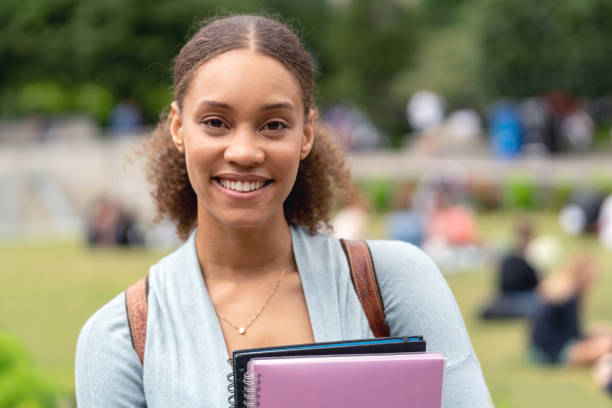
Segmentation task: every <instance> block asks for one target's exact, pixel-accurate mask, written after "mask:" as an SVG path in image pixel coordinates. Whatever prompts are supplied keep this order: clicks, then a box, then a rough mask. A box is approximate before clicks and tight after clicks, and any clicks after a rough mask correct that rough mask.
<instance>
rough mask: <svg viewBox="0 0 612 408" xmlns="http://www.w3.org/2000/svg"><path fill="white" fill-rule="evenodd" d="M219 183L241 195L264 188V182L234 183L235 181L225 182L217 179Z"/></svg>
mask: <svg viewBox="0 0 612 408" xmlns="http://www.w3.org/2000/svg"><path fill="white" fill-rule="evenodd" d="M219 183H220V184H221V185H222V186H223V187H225V188H227V189H229V190H234V191H238V192H241V193H248V192H249V191H254V190H259V189H260V188H262V187H263V186H264V182H263V181H261V180H258V181H235V180H226V179H219Z"/></svg>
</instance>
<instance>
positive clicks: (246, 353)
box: [227, 336, 426, 408]
mask: <svg viewBox="0 0 612 408" xmlns="http://www.w3.org/2000/svg"><path fill="white" fill-rule="evenodd" d="M425 348H426V343H425V340H423V336H412V337H383V338H378V339H365V340H348V341H334V342H327V343H309V344H296V345H289V346H278V347H264V348H254V349H244V350H236V351H234V353H233V356H232V359H230V361H229V362H230V364H231V365H232V372H231V373H230V374H229V375H228V376H227V379H228V381H229V385H228V391H229V392H230V396H229V398H228V402H229V406H230V407H233V408H243V407H245V404H244V403H245V398H244V392H245V390H244V375H245V374H246V372H247V364H248V362H249V360H251V359H252V358H256V357H280V356H313V355H320V356H325V355H334V354H366V353H367V354H374V353H378V354H386V353H404V352H424V351H426V350H425Z"/></svg>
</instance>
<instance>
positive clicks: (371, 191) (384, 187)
mask: <svg viewBox="0 0 612 408" xmlns="http://www.w3.org/2000/svg"><path fill="white" fill-rule="evenodd" d="M358 184H359V188H360V189H361V191H362V192H363V193H364V194H365V196H366V198H367V200H368V203H369V204H370V205H371V206H372V207H371V208H372V211H375V212H378V213H383V212H386V211H388V210H389V209H390V207H391V197H392V196H393V189H394V187H395V185H394V183H392V182H391V181H390V180H388V179H368V180H363V181H360V182H359V183H358Z"/></svg>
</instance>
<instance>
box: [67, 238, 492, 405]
mask: <svg viewBox="0 0 612 408" xmlns="http://www.w3.org/2000/svg"><path fill="white" fill-rule="evenodd" d="M291 234H292V240H293V252H294V256H295V260H296V263H297V267H298V270H299V274H300V278H301V281H302V286H303V289H304V295H305V297H306V303H307V305H308V312H309V315H310V321H311V323H312V330H313V333H314V338H315V341H318V342H322V341H334V340H341V339H361V338H368V337H372V332H371V331H370V328H369V326H368V321H367V319H366V317H365V314H364V313H363V310H362V308H361V304H360V303H359V300H358V299H357V295H356V293H355V290H354V288H353V285H352V282H351V279H350V274H349V269H348V264H347V261H346V257H345V255H344V252H343V251H342V249H341V247H340V244H339V242H338V240H336V239H334V238H331V237H328V236H326V235H314V236H312V235H310V234H308V232H307V231H306V230H304V229H302V228H292V229H291ZM368 244H369V246H370V248H371V252H372V257H373V260H374V265H375V268H376V273H377V277H378V281H379V285H380V290H381V294H382V297H383V301H384V304H385V314H386V317H387V321H388V323H389V327H390V329H391V335H392V336H410V335H423V336H424V337H425V340H426V341H427V350H428V351H438V352H442V353H444V355H445V356H446V358H447V368H446V372H445V377H444V394H443V406H444V407H448V408H451V407H452V408H462V407H466V408H467V407H470V408H478V407H491V406H492V403H491V400H490V396H489V392H488V390H487V386H486V384H485V381H484V379H483V376H482V372H481V369H480V364H479V363H478V360H477V358H476V356H475V354H474V351H473V349H472V345H471V343H470V339H469V337H468V334H467V331H466V329H465V326H464V323H463V319H462V317H461V313H460V312H459V309H458V308H457V305H456V303H455V300H454V298H453V295H452V293H451V292H450V290H449V288H448V286H447V285H446V282H445V281H444V278H443V277H442V275H441V274H440V272H439V271H438V269H437V268H436V266H435V265H434V264H433V263H432V262H431V260H430V259H429V258H428V257H427V256H426V255H425V254H424V253H423V252H421V251H420V250H419V249H417V248H415V247H413V246H411V245H409V244H405V243H401V242H394V241H369V242H368ZM149 282H150V291H149V316H148V323H147V340H146V351H145V361H144V369H143V366H141V364H140V361H139V360H138V357H137V355H136V352H135V351H134V349H133V347H132V343H131V339H130V333H129V328H128V323H127V317H126V311H125V293H121V294H120V295H119V296H117V297H115V298H114V299H113V300H111V301H110V302H109V303H108V304H106V305H105V306H104V307H102V308H101V309H100V310H98V311H97V312H96V313H95V314H94V315H93V316H92V317H91V318H90V319H89V320H88V321H87V323H86V324H85V326H84V327H83V329H82V331H81V334H80V336H79V341H78V345H77V353H76V394H77V402H78V406H79V407H82V408H89V407H96V408H114V407H130V408H132V407H145V406H146V407H149V408H171V407H176V408H185V407H207V408H208V407H211V408H223V407H227V397H228V391H227V380H226V375H227V373H228V372H229V365H228V363H227V361H226V360H227V358H228V355H227V350H226V346H225V342H224V339H223V335H222V333H221V328H220V326H219V321H218V319H217V316H216V314H215V310H214V307H213V304H212V302H211V300H210V298H209V296H208V292H207V290H206V287H205V285H204V280H203V278H202V275H201V271H200V267H199V263H198V260H197V256H196V251H195V239H194V235H192V236H191V238H190V239H189V240H188V241H187V242H186V243H185V244H184V245H183V246H181V247H180V248H179V249H178V250H176V251H175V252H173V253H172V254H170V255H168V256H167V257H165V258H163V259H162V260H161V261H160V262H159V263H157V264H156V265H154V266H153V267H151V270H150V278H149Z"/></svg>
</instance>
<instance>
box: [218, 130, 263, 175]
mask: <svg viewBox="0 0 612 408" xmlns="http://www.w3.org/2000/svg"><path fill="white" fill-rule="evenodd" d="M223 157H224V158H225V160H227V161H228V162H230V163H233V164H235V165H238V166H241V167H253V166H256V165H258V164H261V163H262V162H263V161H264V159H265V153H264V150H263V149H262V148H261V146H259V144H258V141H257V134H256V132H253V131H249V130H247V129H236V131H235V133H234V135H233V137H232V138H230V139H229V144H228V145H227V146H226V148H225V151H224V153H223Z"/></svg>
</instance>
